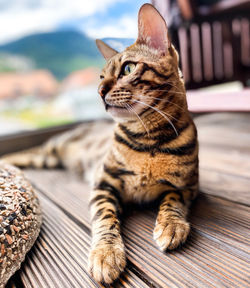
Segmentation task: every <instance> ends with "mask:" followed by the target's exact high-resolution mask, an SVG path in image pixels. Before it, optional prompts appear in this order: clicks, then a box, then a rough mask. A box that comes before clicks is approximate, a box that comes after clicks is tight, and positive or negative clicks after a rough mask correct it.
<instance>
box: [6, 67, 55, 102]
mask: <svg viewBox="0 0 250 288" xmlns="http://www.w3.org/2000/svg"><path fill="white" fill-rule="evenodd" d="M57 90H58V82H57V80H56V79H55V77H54V76H53V75H52V74H51V73H50V72H49V71H47V70H36V71H32V72H29V73H16V72H10V73H1V74H0V99H11V98H17V97H21V96H24V95H32V96H37V97H39V98H49V97H52V96H54V95H55V94H56V93H57Z"/></svg>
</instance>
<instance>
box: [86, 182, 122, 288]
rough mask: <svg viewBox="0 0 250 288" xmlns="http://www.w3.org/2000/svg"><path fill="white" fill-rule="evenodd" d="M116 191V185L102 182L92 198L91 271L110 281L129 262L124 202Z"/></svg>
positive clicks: (102, 279) (96, 275)
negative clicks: (122, 225)
mask: <svg viewBox="0 0 250 288" xmlns="http://www.w3.org/2000/svg"><path fill="white" fill-rule="evenodd" d="M98 187H99V188H98ZM116 194H117V191H116V188H115V187H113V186H112V185H110V184H108V183H105V182H102V183H100V184H99V185H98V186H97V189H95V190H93V193H92V196H91V201H90V205H91V216H92V244H91V251H90V255H89V271H90V273H91V275H92V276H93V278H94V279H95V280H96V281H98V282H105V283H107V284H110V283H112V282H113V281H115V280H116V279H117V278H118V277H119V275H120V273H121V272H122V271H123V270H124V268H125V266H126V256H125V247H124V244H123V240H122V237H121V232H120V221H119V218H118V214H120V213H121V203H120V202H119V199H118V198H117V196H116Z"/></svg>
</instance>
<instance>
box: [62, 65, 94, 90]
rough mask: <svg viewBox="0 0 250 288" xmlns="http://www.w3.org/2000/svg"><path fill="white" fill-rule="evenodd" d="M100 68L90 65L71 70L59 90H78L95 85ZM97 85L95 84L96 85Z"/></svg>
mask: <svg viewBox="0 0 250 288" xmlns="http://www.w3.org/2000/svg"><path fill="white" fill-rule="evenodd" d="M99 75H100V70H99V69H98V68H95V67H90V68H87V69H84V70H78V71H75V72H72V73H71V74H70V75H69V76H68V77H66V78H65V79H64V80H63V82H62V84H61V87H60V90H61V91H64V92H66V91H72V90H79V89H82V88H83V87H86V86H90V85H97V83H98V81H99ZM96 87H97V86H96Z"/></svg>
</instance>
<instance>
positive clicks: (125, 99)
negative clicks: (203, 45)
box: [96, 4, 181, 122]
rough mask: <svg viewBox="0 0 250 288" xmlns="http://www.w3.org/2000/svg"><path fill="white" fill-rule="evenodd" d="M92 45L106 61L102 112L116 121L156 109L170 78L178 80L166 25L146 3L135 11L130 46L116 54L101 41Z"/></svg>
mask: <svg viewBox="0 0 250 288" xmlns="http://www.w3.org/2000/svg"><path fill="white" fill-rule="evenodd" d="M96 43H97V46H98V48H99V50H100V52H101V53H102V55H103V56H104V58H105V59H106V60H107V63H106V65H105V67H104V69H103V71H102V74H101V76H100V78H101V80H102V81H101V83H100V86H99V94H100V95H101V97H102V99H103V101H104V104H105V107H106V110H107V111H108V112H110V114H111V115H112V116H113V117H114V118H115V119H116V120H117V121H119V122H120V121H124V120H131V119H135V118H136V117H138V115H139V116H142V115H144V114H146V113H145V112H147V111H148V110H149V109H150V107H149V106H148V105H151V106H153V105H154V106H156V107H157V105H158V104H157V105H156V104H155V103H156V102H157V103H159V102H160V99H161V98H163V97H165V98H166V97H168V95H167V94H168V93H167V92H168V89H169V88H170V87H172V86H170V83H173V79H174V80H175V81H178V80H179V81H181V80H180V79H179V78H180V77H179V72H178V55H177V53H176V51H175V49H174V47H173V46H172V45H171V43H170V39H169V37H168V29H167V25H166V22H165V20H164V19H163V18H162V16H161V15H160V13H159V12H158V11H157V10H156V9H155V8H154V7H153V6H152V5H150V4H144V5H143V6H142V7H141V9H140V11H139V14H138V38H137V40H136V42H135V43H134V44H133V45H132V46H130V47H128V48H126V49H125V50H124V51H123V52H121V53H118V52H117V51H115V50H114V49H112V48H111V47H109V46H108V45H107V44H105V43H104V42H103V41H101V40H97V41H96ZM156 98H158V100H157V99H156Z"/></svg>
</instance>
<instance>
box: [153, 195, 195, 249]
mask: <svg viewBox="0 0 250 288" xmlns="http://www.w3.org/2000/svg"><path fill="white" fill-rule="evenodd" d="M187 192H188V191H187ZM182 193H183V192H181V191H175V192H166V195H165V197H164V198H163V200H162V201H161V204H160V207H159V212H158V215H157V219H156V224H155V228H154V239H155V241H156V243H157V245H158V246H159V248H160V249H161V250H162V251H164V250H167V249H170V250H171V249H175V248H177V247H178V246H179V245H180V244H182V243H184V242H185V241H186V239H187V236H188V234H189V232H190V224H189V223H188V222H187V220H186V216H187V212H188V207H187V204H185V203H184V199H183V194H182Z"/></svg>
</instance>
